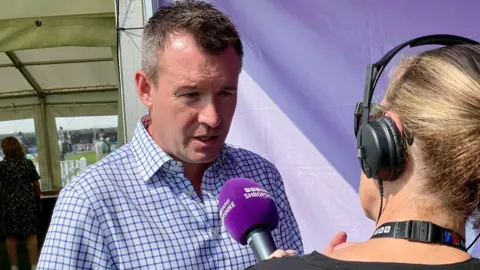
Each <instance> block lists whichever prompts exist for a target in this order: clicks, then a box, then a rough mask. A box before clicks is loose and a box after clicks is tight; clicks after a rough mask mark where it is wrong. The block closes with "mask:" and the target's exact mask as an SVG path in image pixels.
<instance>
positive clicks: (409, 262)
mask: <svg viewBox="0 0 480 270" xmlns="http://www.w3.org/2000/svg"><path fill="white" fill-rule="evenodd" d="M367 85H368V84H367ZM366 105H367V106H368V104H366ZM373 107H375V108H376V109H377V110H376V113H375V112H374V113H373V114H371V113H370V115H369V117H371V118H370V120H369V122H368V126H365V127H366V128H370V129H363V127H361V128H360V129H357V132H356V133H357V136H358V134H361V135H362V137H363V138H362V140H360V141H358V142H359V143H363V144H364V147H365V148H361V147H359V154H358V156H359V159H361V161H362V165H365V164H368V166H363V168H362V169H363V170H362V173H361V177H360V188H359V196H360V203H361V205H362V208H363V210H364V212H365V214H366V216H367V217H368V218H369V219H371V220H373V221H376V222H377V225H376V229H375V231H373V232H372V236H371V237H370V239H369V240H367V241H364V242H359V243H344V244H345V245H343V248H340V246H337V248H334V249H333V250H329V251H324V254H321V253H319V252H317V251H314V252H312V253H310V254H308V255H305V256H302V257H299V256H298V257H297V256H291V255H289V254H287V252H286V251H283V250H277V251H276V252H275V253H273V254H272V256H271V258H270V259H268V260H264V261H261V262H259V263H257V264H256V265H253V266H251V267H249V268H247V269H249V270H270V269H272V270H273V269H275V270H284V269H292V270H314V269H359V270H362V269H399V270H407V269H432V270H433V269H439V270H441V269H459V270H460V269H480V259H477V258H472V256H471V255H470V254H469V253H468V252H467V251H468V245H469V244H467V243H466V240H465V231H466V225H467V222H469V221H471V222H472V224H474V228H476V229H478V228H480V216H479V215H478V214H479V213H480V45H454V46H447V47H442V48H437V49H433V50H428V51H425V52H422V53H420V54H418V55H415V56H412V57H410V58H408V59H407V60H406V61H404V62H403V63H402V64H401V65H400V66H399V68H398V69H397V72H396V73H395V74H394V76H393V80H392V81H391V83H390V84H389V86H388V88H387V91H386V94H385V97H384V99H383V101H382V103H381V104H378V105H374V106H373ZM374 111H375V110H374ZM360 123H361V124H362V122H360ZM357 127H358V126H357ZM358 130H360V131H359V132H358ZM362 130H363V131H362ZM365 130H367V131H368V130H369V131H371V133H367V132H365ZM372 130H373V131H372ZM360 132H361V133H360ZM374 132H376V133H374ZM372 134H383V135H378V136H377V137H376V138H377V139H378V141H377V142H381V143H382V144H381V146H383V147H382V148H380V144H378V145H379V146H377V147H378V148H377V149H374V148H373V147H372V146H374V145H375V144H376V142H375V141H374V139H373V138H374V136H373V135H372ZM382 136H383V137H382ZM367 138H369V139H370V140H369V141H368V140H367ZM387 138H391V139H388V141H387ZM365 142H369V143H370V145H368V144H366V143H365ZM379 149H383V153H384V154H382V155H380V154H379V152H380V151H379ZM363 150H365V152H363ZM367 151H371V152H369V153H368V152H367ZM371 153H376V154H377V156H376V157H374V158H378V163H375V159H374V158H372V159H366V158H368V154H370V157H371V155H372V154H371ZM364 158H365V159H364ZM381 162H383V163H381ZM376 164H378V165H377V166H382V167H381V168H382V170H378V169H377V168H378V167H375V165H376ZM365 168H367V169H365ZM370 170H371V171H370ZM367 174H369V175H370V176H373V177H367ZM442 228H443V229H442ZM319 233H321V232H319ZM468 240H470V241H472V240H473V239H468ZM344 241H346V238H344ZM337 244H338V242H337ZM347 244H348V245H347ZM272 257H273V258H272ZM278 257H281V258H278Z"/></svg>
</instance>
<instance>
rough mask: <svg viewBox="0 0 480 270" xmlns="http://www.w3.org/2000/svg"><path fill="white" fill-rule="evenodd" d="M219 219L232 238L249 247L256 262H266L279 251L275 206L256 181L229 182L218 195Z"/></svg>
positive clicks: (238, 180)
mask: <svg viewBox="0 0 480 270" xmlns="http://www.w3.org/2000/svg"><path fill="white" fill-rule="evenodd" d="M219 208H220V217H221V219H222V222H223V224H224V225H225V228H226V230H227V232H228V233H229V234H230V236H231V237H232V238H233V239H235V241H237V242H238V243H240V244H242V245H244V246H245V245H247V244H248V245H249V246H250V248H251V249H252V251H253V253H254V254H255V257H256V258H257V260H259V261H262V260H265V259H267V258H268V257H269V256H270V255H271V254H272V253H273V252H274V251H275V250H277V247H276V245H275V242H274V241H273V237H272V234H271V231H273V230H274V229H276V228H277V226H278V212H277V207H276V206H275V202H274V200H273V199H272V197H271V196H270V194H268V192H267V191H266V190H265V189H264V188H262V187H261V186H260V185H259V184H257V183H256V182H255V181H253V180H251V179H248V178H233V179H230V180H228V181H227V182H226V183H225V184H224V185H223V188H222V190H221V191H220V195H219Z"/></svg>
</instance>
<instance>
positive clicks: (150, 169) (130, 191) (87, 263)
mask: <svg viewBox="0 0 480 270" xmlns="http://www.w3.org/2000/svg"><path fill="white" fill-rule="evenodd" d="M149 121H150V120H149V117H148V116H144V117H143V118H142V121H141V122H140V123H139V124H138V126H137V128H136V130H135V134H134V137H133V139H132V141H131V142H130V143H128V144H126V145H124V146H123V147H121V148H120V149H118V150H117V151H116V152H114V153H112V154H110V155H108V156H107V157H105V158H103V159H102V160H101V161H99V162H97V163H95V164H93V165H91V166H89V167H88V168H87V169H86V170H85V171H84V172H83V173H82V174H80V175H79V176H77V177H76V179H74V180H73V181H72V182H71V183H70V184H69V185H67V186H66V187H65V188H63V190H62V191H61V193H60V195H59V198H58V201H57V204H56V206H55V210H54V213H53V216H52V220H51V224H50V228H49V230H48V233H47V237H46V240H45V243H44V245H43V248H42V252H41V255H40V261H39V263H38V267H37V269H55V270H57V269H244V268H246V267H248V266H250V265H252V264H255V262H256V259H255V256H254V255H253V253H252V252H251V250H250V248H249V247H248V246H242V245H240V244H238V243H237V242H235V240H233V239H232V238H231V237H230V236H229V235H228V233H227V232H226V231H225V228H224V227H223V225H222V222H221V219H220V214H219V209H218V205H217V204H218V195H219V192H220V189H221V187H222V185H223V183H224V182H225V181H226V180H228V179H230V178H234V177H246V178H250V179H254V180H255V181H257V182H258V183H259V184H260V185H262V186H263V187H264V188H265V189H267V190H268V191H269V192H270V193H271V194H272V195H273V197H274V198H275V201H276V203H277V207H278V211H279V215H280V223H279V226H278V228H277V229H276V230H275V231H273V237H274V239H275V242H276V244H277V247H278V248H282V249H295V250H297V252H298V253H299V254H300V255H301V254H303V247H302V241H301V237H300V233H299V230H298V226H297V222H296V221H295V218H294V216H293V213H292V210H291V208H290V204H289V202H288V200H287V197H286V195H285V190H284V186H283V183H282V179H281V176H280V174H279V173H278V171H277V169H276V168H275V166H274V165H273V164H271V163H270V162H268V161H267V160H265V159H263V158H262V157H260V156H259V155H257V154H254V153H252V152H250V151H247V150H244V149H239V148H233V147H231V146H228V145H226V146H225V147H224V149H223V150H222V153H221V155H220V156H219V157H218V158H217V160H216V161H215V162H214V163H213V164H212V166H211V167H210V168H208V169H207V171H206V172H205V174H204V176H203V179H202V187H201V188H202V194H203V195H202V196H203V202H202V200H200V198H198V196H197V194H196V192H195V191H194V188H193V186H192V184H191V183H190V181H189V180H188V179H186V178H184V176H183V173H182V172H183V168H182V164H181V163H180V162H177V161H175V160H173V159H172V158H171V157H170V156H169V155H167V154H166V153H165V152H163V151H162V150H161V149H160V148H159V147H158V146H157V145H156V144H155V142H154V141H153V140H152V138H151V137H150V135H149V134H148V133H147V131H146V127H147V126H148V124H149Z"/></svg>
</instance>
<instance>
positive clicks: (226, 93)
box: [220, 91, 233, 96]
mask: <svg viewBox="0 0 480 270" xmlns="http://www.w3.org/2000/svg"><path fill="white" fill-rule="evenodd" d="M220 95H222V96H231V95H233V92H232V91H222V92H220Z"/></svg>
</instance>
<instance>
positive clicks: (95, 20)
mask: <svg viewBox="0 0 480 270" xmlns="http://www.w3.org/2000/svg"><path fill="white" fill-rule="evenodd" d="M0 5H1V6H0V81H1V83H0V121H7V120H19V119H29V118H33V119H34V121H35V133H36V137H37V147H38V149H39V153H40V155H39V163H40V172H41V176H42V187H43V188H47V187H50V186H51V187H53V188H60V187H61V179H60V174H59V160H58V152H57V147H56V146H57V143H56V140H57V138H56V128H57V127H56V122H55V118H56V117H75V116H102V115H117V114H119V112H120V115H121V106H118V99H119V91H118V88H119V87H118V85H119V78H118V75H117V74H118V72H117V68H116V66H117V65H116V61H117V50H116V46H117V38H116V30H115V2H114V1H113V0H82V1H76V0H69V1H65V0H43V1H31V0H4V1H2V2H1V4H0ZM118 119H119V123H118V126H119V132H121V131H122V130H123V128H122V121H121V120H122V117H119V118H118ZM110 125H111V123H110ZM0 127H1V125H0ZM6 129H7V128H6ZM6 132H8V130H2V132H0V133H6ZM119 135H120V136H119V138H123V136H122V135H121V134H119Z"/></svg>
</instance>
